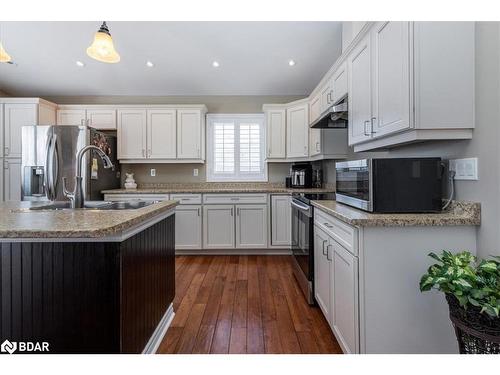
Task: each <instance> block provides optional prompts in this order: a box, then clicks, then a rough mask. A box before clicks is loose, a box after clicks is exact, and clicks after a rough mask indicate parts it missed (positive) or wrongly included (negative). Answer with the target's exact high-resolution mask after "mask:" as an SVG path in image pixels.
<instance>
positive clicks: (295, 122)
mask: <svg viewBox="0 0 500 375" xmlns="http://www.w3.org/2000/svg"><path fill="white" fill-rule="evenodd" d="M308 107H309V106H308V103H302V104H297V105H295V106H292V107H290V108H288V109H287V124H286V130H287V157H289V158H297V157H307V156H309V110H308Z"/></svg>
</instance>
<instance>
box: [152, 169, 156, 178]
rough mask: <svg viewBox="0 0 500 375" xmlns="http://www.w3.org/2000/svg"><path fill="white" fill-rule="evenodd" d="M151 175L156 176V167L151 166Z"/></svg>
mask: <svg viewBox="0 0 500 375" xmlns="http://www.w3.org/2000/svg"><path fill="white" fill-rule="evenodd" d="M151 177H156V169H155V168H151Z"/></svg>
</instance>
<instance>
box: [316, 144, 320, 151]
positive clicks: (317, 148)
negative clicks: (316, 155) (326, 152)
mask: <svg viewBox="0 0 500 375" xmlns="http://www.w3.org/2000/svg"><path fill="white" fill-rule="evenodd" d="M316 151H319V142H316Z"/></svg>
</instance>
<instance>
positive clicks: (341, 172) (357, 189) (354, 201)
mask: <svg viewBox="0 0 500 375" xmlns="http://www.w3.org/2000/svg"><path fill="white" fill-rule="evenodd" d="M335 174H336V193H335V196H336V200H337V201H338V202H342V203H345V204H348V205H350V206H354V207H357V208H360V209H362V210H365V211H373V199H372V194H373V189H372V188H371V187H372V186H373V184H372V173H371V160H370V159H365V160H354V161H348V162H339V163H336V165H335Z"/></svg>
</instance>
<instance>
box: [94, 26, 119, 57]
mask: <svg viewBox="0 0 500 375" xmlns="http://www.w3.org/2000/svg"><path fill="white" fill-rule="evenodd" d="M87 55H89V56H90V57H92V58H93V59H95V60H97V61H101V62H105V63H111V64H113V63H117V62H119V61H120V55H119V54H118V52H116V50H115V47H114V45H113V39H112V38H111V34H110V33H109V29H108V27H107V26H106V22H103V24H102V26H101V28H100V29H99V31H98V32H96V33H95V36H94V41H93V42H92V44H91V45H90V47H89V48H87Z"/></svg>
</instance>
